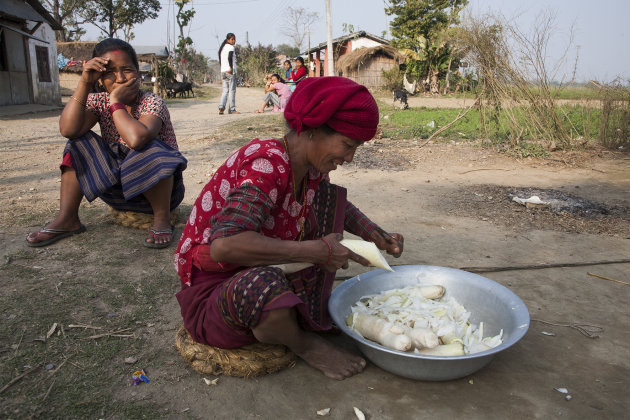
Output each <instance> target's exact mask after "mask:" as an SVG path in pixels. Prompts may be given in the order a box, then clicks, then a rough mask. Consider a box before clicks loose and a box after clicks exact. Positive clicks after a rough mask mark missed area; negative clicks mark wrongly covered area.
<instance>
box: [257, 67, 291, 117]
mask: <svg viewBox="0 0 630 420" xmlns="http://www.w3.org/2000/svg"><path fill="white" fill-rule="evenodd" d="M283 82H284V80H282V78H281V77H280V75H278V74H276V73H274V74H272V75H271V77H270V80H269V81H268V82H267V85H266V86H265V97H264V98H263V103H262V104H261V105H260V108H258V109H257V110H256V113H258V114H262V113H263V112H265V108H266V107H267V106H268V105H269V106H271V105H273V112H284V108H285V106H286V105H287V102H289V98H290V97H291V93H292V92H291V89H289V87H288V86H287V85H286V84H284V83H283Z"/></svg>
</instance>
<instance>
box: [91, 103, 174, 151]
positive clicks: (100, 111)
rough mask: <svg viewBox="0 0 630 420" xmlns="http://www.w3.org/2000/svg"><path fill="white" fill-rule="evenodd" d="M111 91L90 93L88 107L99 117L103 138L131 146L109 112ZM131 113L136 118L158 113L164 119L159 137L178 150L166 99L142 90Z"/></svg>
mask: <svg viewBox="0 0 630 420" xmlns="http://www.w3.org/2000/svg"><path fill="white" fill-rule="evenodd" d="M110 105H111V103H110V102H109V93H107V92H99V93H90V94H89V95H88V97H87V101H86V105H85V106H86V108H87V109H88V110H89V111H91V112H92V113H93V114H94V115H96V116H97V117H98V123H99V125H100V126H101V134H102V136H103V139H104V140H105V141H107V142H110V143H116V142H119V143H122V144H124V145H125V146H127V147H129V146H128V145H127V143H125V141H124V140H123V139H122V137H120V134H118V130H117V129H116V126H115V125H114V121H113V120H112V116H111V114H110V113H109V106H110ZM131 114H132V116H133V117H134V118H135V119H137V120H138V119H140V117H141V116H143V115H156V116H158V117H160V119H161V120H162V128H161V129H160V132H159V133H158V135H157V137H158V138H159V139H160V140H162V141H163V142H164V143H166V144H168V145H169V146H171V147H172V148H174V149H175V150H178V149H179V147H178V146H177V139H176V138H175V131H174V130H173V124H172V123H171V114H170V113H169V112H168V108H166V104H165V103H164V100H163V99H162V98H160V97H159V96H157V95H154V94H153V93H148V92H142V93H141V94H140V101H139V104H138V105H136V106H134V107H133V108H132V110H131Z"/></svg>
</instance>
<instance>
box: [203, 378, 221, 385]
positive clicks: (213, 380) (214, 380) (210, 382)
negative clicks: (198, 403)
mask: <svg viewBox="0 0 630 420" xmlns="http://www.w3.org/2000/svg"><path fill="white" fill-rule="evenodd" d="M203 381H204V382H205V383H206V385H208V386H211V385H216V384H217V382H219V378H216V379H212V380H210V379H207V378H203Z"/></svg>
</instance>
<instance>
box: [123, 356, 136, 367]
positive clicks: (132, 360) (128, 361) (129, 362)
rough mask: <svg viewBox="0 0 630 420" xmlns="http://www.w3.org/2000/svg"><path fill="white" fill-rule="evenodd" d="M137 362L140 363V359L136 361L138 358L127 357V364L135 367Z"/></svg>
mask: <svg viewBox="0 0 630 420" xmlns="http://www.w3.org/2000/svg"><path fill="white" fill-rule="evenodd" d="M137 361H138V359H136V358H135V357H133V356H130V357H126V358H125V363H126V364H128V365H133V364H134V363H136V362H137Z"/></svg>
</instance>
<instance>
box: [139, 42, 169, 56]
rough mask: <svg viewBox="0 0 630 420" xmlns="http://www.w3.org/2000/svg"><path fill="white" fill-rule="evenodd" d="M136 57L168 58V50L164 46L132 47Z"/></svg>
mask: <svg viewBox="0 0 630 420" xmlns="http://www.w3.org/2000/svg"><path fill="white" fill-rule="evenodd" d="M133 49H134V50H136V55H155V56H156V57H168V50H167V49H166V47H165V46H163V45H161V46H153V45H133Z"/></svg>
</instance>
